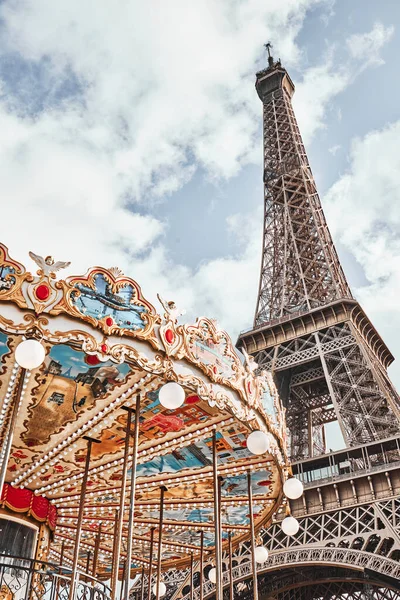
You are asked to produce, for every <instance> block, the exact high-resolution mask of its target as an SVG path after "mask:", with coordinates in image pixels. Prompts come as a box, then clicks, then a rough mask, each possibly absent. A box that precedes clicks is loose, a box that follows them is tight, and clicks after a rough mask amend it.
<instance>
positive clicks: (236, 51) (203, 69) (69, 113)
mask: <svg viewBox="0 0 400 600" xmlns="http://www.w3.org/2000/svg"><path fill="white" fill-rule="evenodd" d="M399 21H400V5H399V4H398V2H396V1H395V0H386V1H385V2H380V3H377V2H374V1H372V0H352V2H348V1H347V0H336V1H334V0H279V1H278V0H217V1H216V0H204V1H203V2H201V3H188V2H187V1H186V0H169V1H168V2H165V1H162V0H154V1H153V2H151V3H142V2H140V1H139V0H132V1H130V2H128V1H126V0H116V2H114V3H113V4H112V6H111V5H110V3H108V2H103V1H101V0H100V1H99V0H97V1H94V0H93V1H91V2H90V1H89V2H86V3H83V4H82V3H81V2H78V0H68V1H67V0H58V2H54V3H49V2H48V0H18V1H17V0H3V1H1V2H0V131H1V144H0V194H1V198H2V217H3V219H2V221H3V223H4V222H6V223H8V224H9V226H8V227H6V228H4V227H3V228H2V241H3V242H4V243H6V244H7V245H8V246H9V248H10V251H11V254H12V255H13V256H14V257H15V258H17V259H18V260H21V261H22V262H25V263H28V259H27V253H28V250H33V251H34V252H36V253H39V254H42V255H45V256H46V255H47V254H50V253H51V254H53V255H54V256H55V257H56V259H59V260H71V261H72V266H71V267H70V268H69V271H68V272H69V273H75V274H79V273H82V272H84V271H85V270H86V269H87V268H88V267H89V266H91V265H94V264H101V265H103V266H106V267H107V266H114V265H118V266H120V267H121V268H122V269H123V270H124V271H125V273H126V274H128V275H130V276H132V277H133V278H136V279H137V280H138V282H139V283H140V284H141V286H142V288H143V291H144V293H145V296H147V297H148V298H149V299H150V300H151V301H153V302H154V303H155V304H157V301H156V293H157V292H159V293H160V294H161V296H163V297H164V298H167V299H174V300H175V301H176V302H177V304H178V305H179V306H181V307H184V308H186V310H187V319H190V320H193V319H194V318H195V317H196V316H201V315H203V314H204V315H207V316H210V317H214V318H217V319H218V321H219V322H220V324H221V325H223V326H224V327H225V328H226V329H227V330H228V331H229V333H230V334H231V335H232V337H233V338H236V335H237V333H238V332H239V331H240V330H242V329H245V328H247V327H249V326H250V325H251V323H252V319H253V314H254V308H255V302H256V294H257V287H258V274H259V264H260V253H261V233H262V231H261V228H262V208H263V206H262V202H263V189H262V165H261V159H262V122H261V108H262V107H261V103H260V101H259V99H258V97H257V94H256V93H255V90H254V80H255V77H254V73H255V72H256V71H257V70H258V69H260V68H262V67H263V66H265V64H266V58H265V52H264V50H263V43H265V42H266V41H268V40H270V41H271V42H272V43H273V45H274V49H273V52H274V55H275V57H280V58H281V59H282V61H283V63H284V65H285V66H286V67H287V68H288V70H289V72H290V75H291V77H292V79H293V81H294V83H295V85H296V94H295V96H294V107H295V110H296V114H297V117H298V121H299V125H300V129H301V131H302V134H303V137H304V140H305V144H306V148H307V151H308V154H309V158H310V162H311V166H312V169H313V172H314V175H315V178H316V181H317V184H318V187H319V191H320V195H321V198H322V201H323V205H324V208H325V212H326V215H327V218H328V224H329V226H330V228H331V231H332V234H333V237H334V240H335V243H336V245H337V248H338V251H339V255H340V257H341V260H342V262H343V266H344V268H345V271H346V274H347V276H348V279H349V281H350V284H351V285H352V288H353V291H354V293H355V295H356V297H357V298H358V299H359V300H360V302H361V303H362V305H363V306H364V307H365V309H366V310H367V312H368V314H369V316H370V317H371V319H372V321H373V323H374V324H375V325H376V327H377V329H378V330H379V332H380V333H381V334H382V335H383V337H384V338H385V340H386V342H387V343H388V345H389V347H390V348H391V350H392V351H393V353H394V354H395V355H396V354H397V356H400V341H399V336H398V333H397V332H398V328H399V325H400V311H399V308H398V290H399V287H400V268H399V266H400V265H399V263H400V242H399V227H400V164H399V163H400V153H399V151H398V140H399V135H400V115H399V113H400V109H399V103H398V59H397V57H398V55H399V51H400V37H399V35H400V33H399ZM28 264H29V263H28ZM32 268H33V265H32ZM399 364H400V362H399ZM390 375H391V377H392V378H393V379H394V380H395V381H396V383H397V385H398V386H400V369H399V368H398V367H396V366H393V367H392V368H391V370H390Z"/></svg>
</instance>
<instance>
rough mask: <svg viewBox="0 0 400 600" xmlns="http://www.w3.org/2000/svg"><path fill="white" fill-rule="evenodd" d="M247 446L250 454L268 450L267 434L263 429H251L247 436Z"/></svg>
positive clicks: (262, 452)
mask: <svg viewBox="0 0 400 600" xmlns="http://www.w3.org/2000/svg"><path fill="white" fill-rule="evenodd" d="M247 448H248V449H249V450H250V452H251V453H252V454H264V452H267V451H268V450H269V443H268V437H267V434H266V433H264V432H263V431H252V432H251V433H250V435H249V436H248V438H247Z"/></svg>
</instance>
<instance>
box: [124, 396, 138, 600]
mask: <svg viewBox="0 0 400 600" xmlns="http://www.w3.org/2000/svg"><path fill="white" fill-rule="evenodd" d="M134 423H135V424H134V429H133V448H132V464H131V491H130V494H131V495H130V498H129V518H128V534H127V544H126V563H127V568H126V572H125V590H124V600H129V582H130V579H131V564H132V537H133V521H134V518H135V494H136V472H137V450H138V445H139V424H140V394H137V396H136V405H135V422H134Z"/></svg>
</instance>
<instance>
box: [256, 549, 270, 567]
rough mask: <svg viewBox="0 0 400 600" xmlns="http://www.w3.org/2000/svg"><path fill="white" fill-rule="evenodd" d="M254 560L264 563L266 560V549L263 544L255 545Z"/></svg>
mask: <svg viewBox="0 0 400 600" xmlns="http://www.w3.org/2000/svg"><path fill="white" fill-rule="evenodd" d="M254 555H255V559H256V562H258V563H260V565H261V564H262V563H265V562H266V561H267V560H268V550H267V549H266V548H264V546H257V548H255V550H254Z"/></svg>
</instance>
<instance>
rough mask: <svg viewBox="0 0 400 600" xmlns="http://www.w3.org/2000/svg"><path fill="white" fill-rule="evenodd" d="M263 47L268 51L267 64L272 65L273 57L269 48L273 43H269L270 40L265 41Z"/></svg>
mask: <svg viewBox="0 0 400 600" xmlns="http://www.w3.org/2000/svg"><path fill="white" fill-rule="evenodd" d="M264 48H266V49H267V52H268V66H269V67H272V66H273V65H274V59H273V57H272V56H271V48H273V45H272V44H271V42H267V43H266V44H264Z"/></svg>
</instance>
